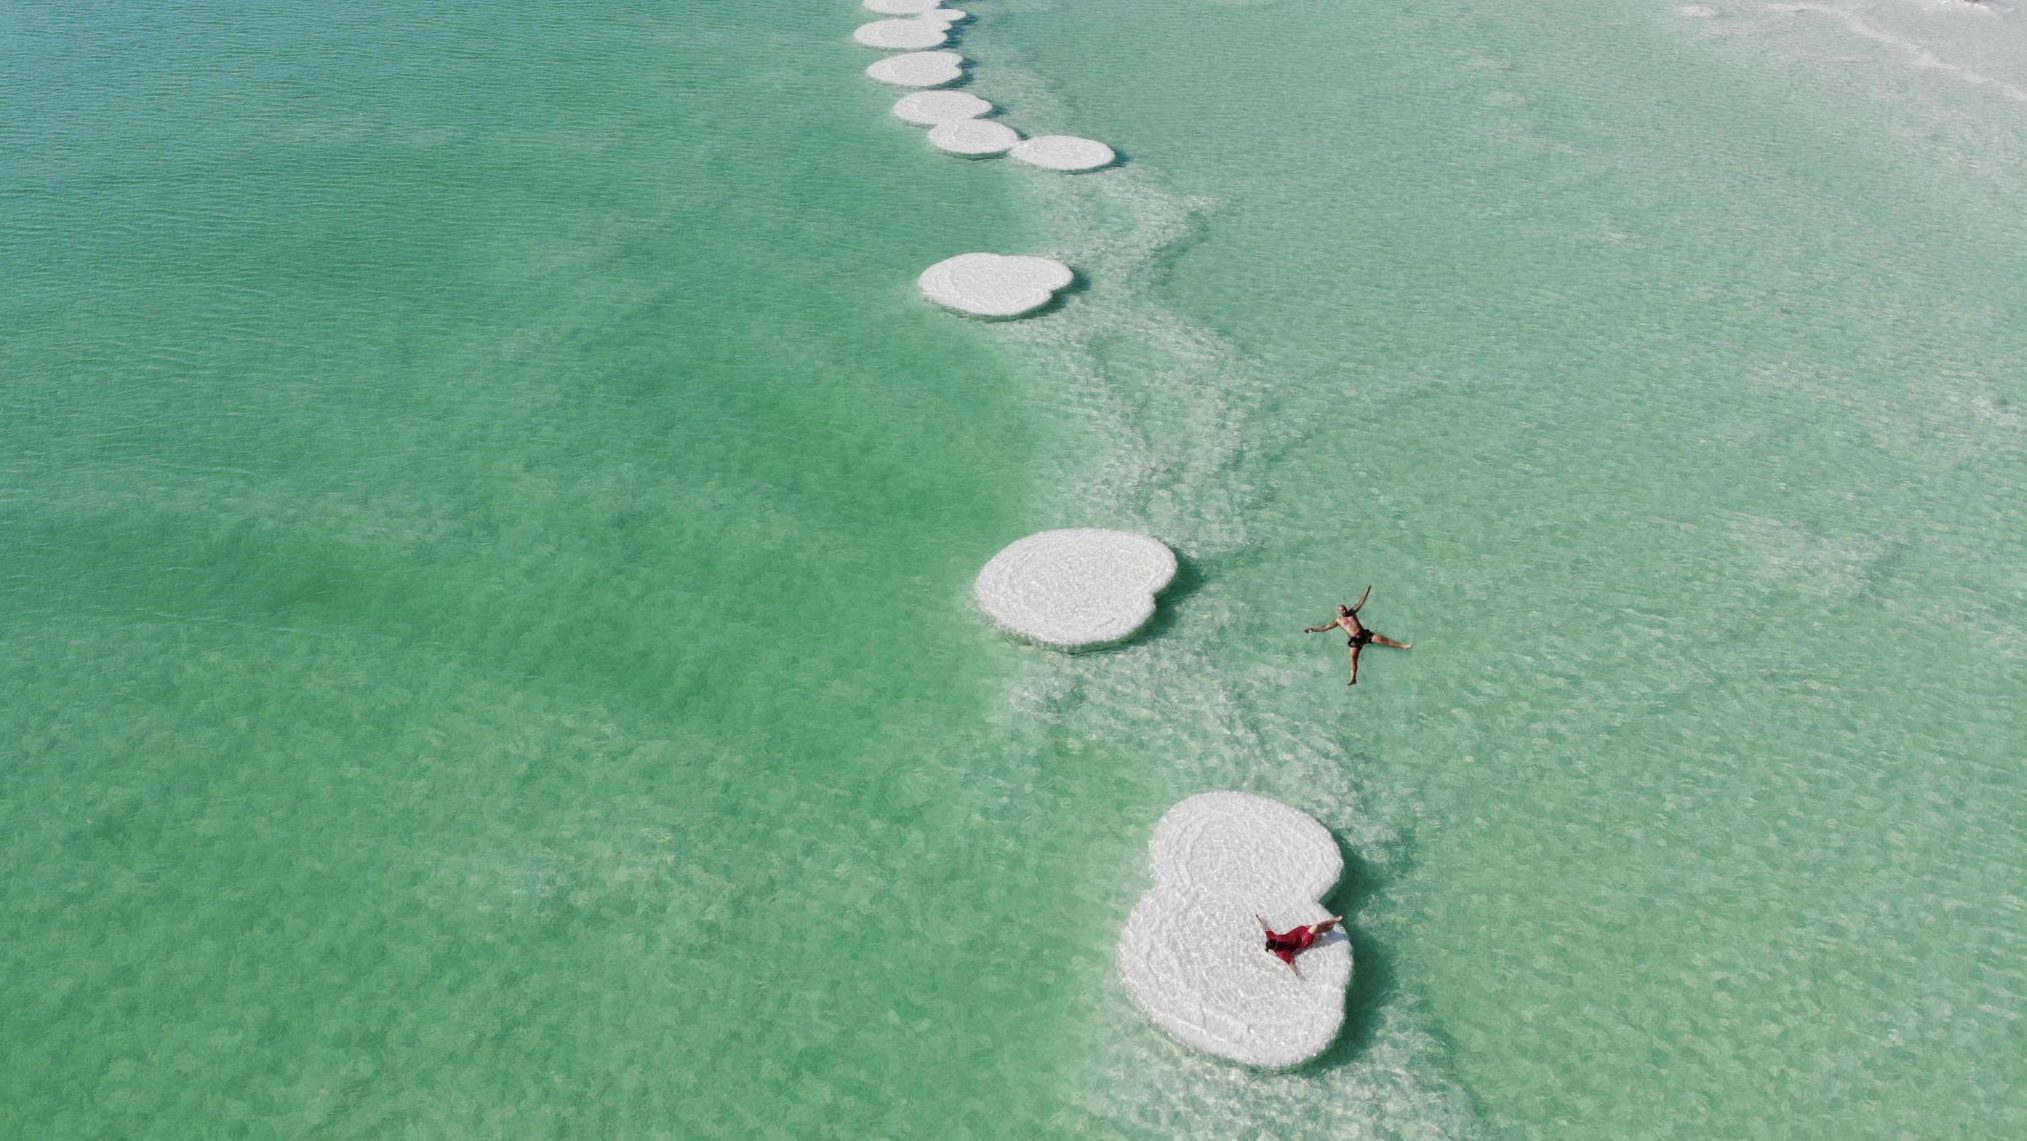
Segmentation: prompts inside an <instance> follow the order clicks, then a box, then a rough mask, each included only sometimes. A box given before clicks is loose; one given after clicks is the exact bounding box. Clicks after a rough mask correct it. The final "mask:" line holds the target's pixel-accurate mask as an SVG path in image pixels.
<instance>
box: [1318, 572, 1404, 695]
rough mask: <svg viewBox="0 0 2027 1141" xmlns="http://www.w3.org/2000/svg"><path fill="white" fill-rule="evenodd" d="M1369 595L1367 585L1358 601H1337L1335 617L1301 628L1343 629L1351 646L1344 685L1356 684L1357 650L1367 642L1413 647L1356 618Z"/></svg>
mask: <svg viewBox="0 0 2027 1141" xmlns="http://www.w3.org/2000/svg"><path fill="white" fill-rule="evenodd" d="M1371 597H1372V587H1370V586H1368V587H1366V588H1365V593H1364V594H1361V595H1359V596H1358V601H1357V602H1355V603H1353V604H1352V605H1350V606H1346V605H1344V604H1343V603H1341V602H1340V603H1338V604H1337V617H1336V618H1333V619H1331V620H1330V621H1328V622H1325V623H1324V624H1323V625H1321V626H1306V627H1304V628H1303V630H1302V632H1303V633H1304V634H1321V633H1323V632H1324V631H1325V630H1342V631H1344V636H1345V639H1346V641H1345V644H1346V645H1348V646H1350V647H1351V680H1350V681H1348V682H1345V683H1344V684H1346V685H1357V684H1358V652H1359V651H1360V650H1363V649H1365V646H1366V643H1367V642H1378V643H1379V644H1380V645H1382V646H1392V647H1393V648H1394V649H1396V650H1407V649H1412V648H1413V647H1414V643H1413V642H1396V641H1394V640H1393V639H1392V638H1389V637H1387V636H1386V635H1385V634H1382V633H1380V632H1379V631H1377V630H1368V629H1366V628H1365V626H1364V624H1363V623H1361V622H1360V621H1359V620H1358V611H1359V608H1360V607H1362V606H1364V605H1365V600H1366V599H1368V598H1371Z"/></svg>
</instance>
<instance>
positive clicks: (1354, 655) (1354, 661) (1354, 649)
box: [1344, 642, 1365, 685]
mask: <svg viewBox="0 0 2027 1141" xmlns="http://www.w3.org/2000/svg"><path fill="white" fill-rule="evenodd" d="M1363 649H1365V647H1364V646H1361V645H1359V644H1358V643H1357V642H1353V643H1352V644H1351V680H1350V681H1348V682H1345V683H1344V684H1346V685H1357V684H1358V652H1359V651H1360V650H1363Z"/></svg>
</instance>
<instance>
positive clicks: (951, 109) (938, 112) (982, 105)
mask: <svg viewBox="0 0 2027 1141" xmlns="http://www.w3.org/2000/svg"><path fill="white" fill-rule="evenodd" d="M991 112H992V104H990V103H988V102H986V101H985V100H983V99H980V98H979V97H978V96H976V95H973V94H971V93H970V92H968V91H917V92H915V93H914V94H912V95H903V96H901V97H900V98H899V99H896V100H895V101H894V115H895V117H896V118H898V119H900V120H901V121H902V122H904V123H913V124H915V125H916V126H918V127H934V126H936V125H937V124H939V123H949V122H954V121H958V120H963V119H976V118H978V117H979V116H980V115H986V114H990V113H991Z"/></svg>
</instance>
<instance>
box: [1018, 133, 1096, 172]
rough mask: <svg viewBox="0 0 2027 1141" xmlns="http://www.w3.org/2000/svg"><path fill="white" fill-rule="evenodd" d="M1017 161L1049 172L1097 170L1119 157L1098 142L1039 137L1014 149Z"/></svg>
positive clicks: (1071, 136) (1052, 136)
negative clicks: (1043, 168)
mask: <svg viewBox="0 0 2027 1141" xmlns="http://www.w3.org/2000/svg"><path fill="white" fill-rule="evenodd" d="M1011 153H1012V156H1013V157H1014V158H1017V159H1019V160H1020V161H1022V162H1024V163H1028V164H1030V165H1032V166H1039V167H1045V168H1047V169H1049V170H1096V169H1098V168H1099V167H1101V166H1110V165H1112V162H1113V160H1115V159H1117V158H1118V157H1119V155H1118V153H1117V152H1116V151H1114V150H1113V149H1112V148H1111V147H1108V146H1106V145H1105V144H1104V143H1101V142H1099V141H1098V140H1096V139H1085V138H1079V137H1078V136H1076V135H1037V136H1035V137H1034V138H1032V139H1029V140H1027V141H1026V142H1023V143H1022V144H1020V145H1019V146H1017V147H1015V148H1013V151H1012V152H1011Z"/></svg>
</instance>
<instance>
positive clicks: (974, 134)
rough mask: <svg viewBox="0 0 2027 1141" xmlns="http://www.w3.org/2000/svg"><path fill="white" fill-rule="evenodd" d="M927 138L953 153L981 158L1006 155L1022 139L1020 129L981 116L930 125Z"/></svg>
mask: <svg viewBox="0 0 2027 1141" xmlns="http://www.w3.org/2000/svg"><path fill="white" fill-rule="evenodd" d="M929 141H930V142H931V143H934V144H935V145H936V146H937V148H938V149H940V150H946V151H949V152H950V153H951V154H954V155H966V156H969V157H971V158H981V157H984V156H985V155H999V154H1005V153H1006V152H1007V151H1008V150H1010V149H1012V147H1013V145H1014V144H1015V143H1018V142H1020V141H1021V135H1020V132H1019V131H1016V130H1014V129H1013V128H1012V127H1009V126H1007V125H1006V124H1004V123H993V122H988V121H986V120H984V119H959V120H957V121H955V122H950V123H940V124H938V125H936V126H935V127H932V128H930V131H929Z"/></svg>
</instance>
